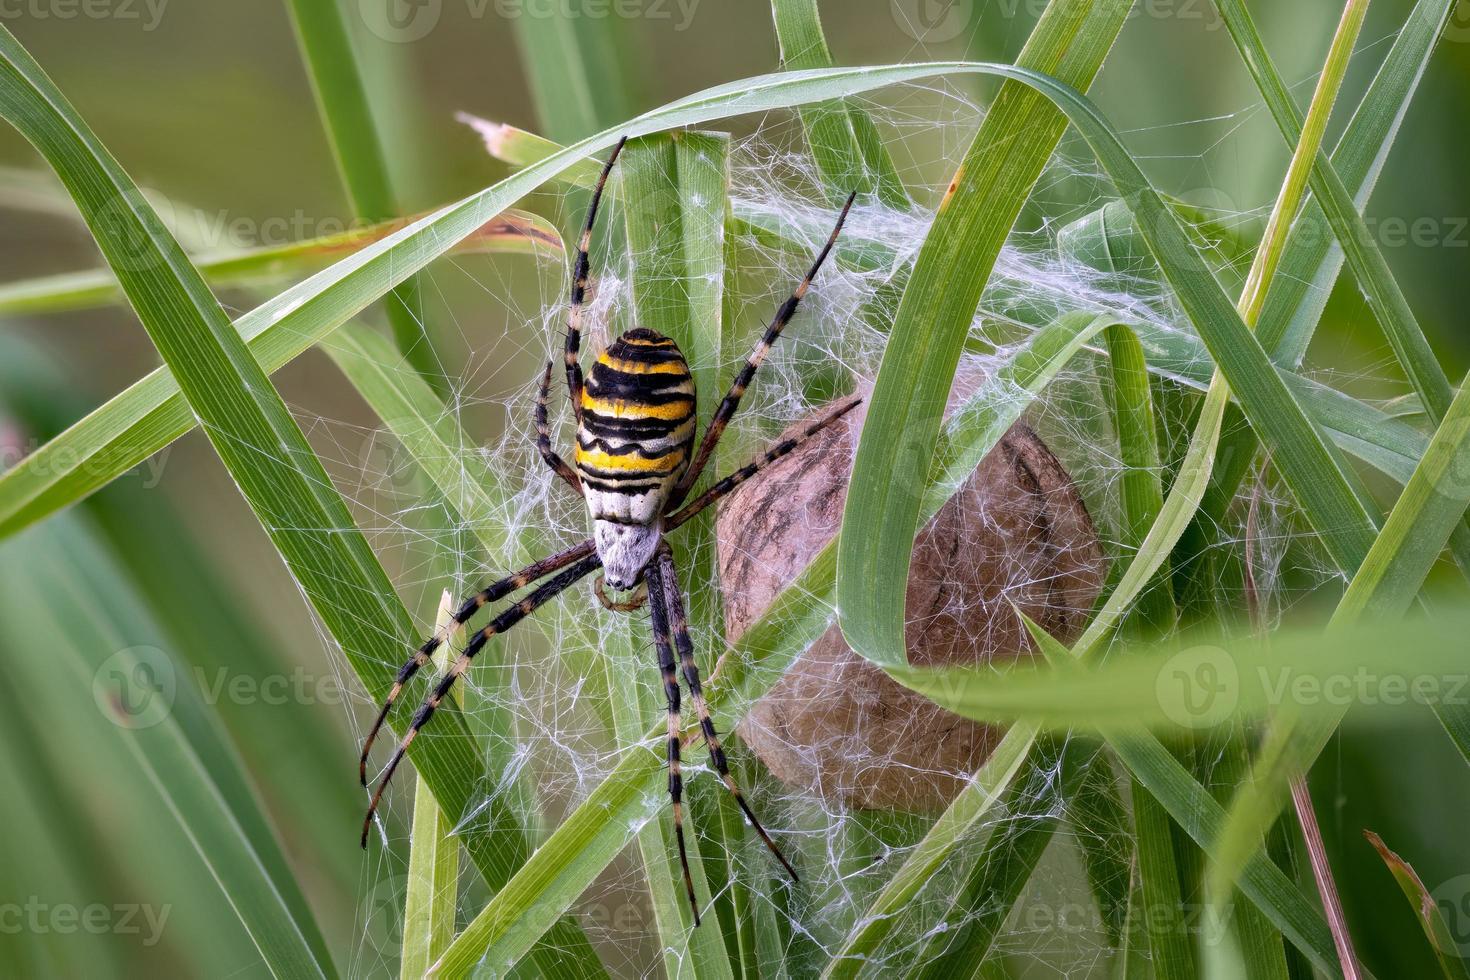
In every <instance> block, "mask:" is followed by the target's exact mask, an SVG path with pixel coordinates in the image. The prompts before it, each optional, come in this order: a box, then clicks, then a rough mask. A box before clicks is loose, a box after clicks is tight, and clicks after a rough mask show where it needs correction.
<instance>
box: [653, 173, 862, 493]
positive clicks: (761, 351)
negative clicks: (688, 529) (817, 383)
mask: <svg viewBox="0 0 1470 980" xmlns="http://www.w3.org/2000/svg"><path fill="white" fill-rule="evenodd" d="M856 199H857V194H856V193H853V194H850V195H848V198H847V203H846V204H844V205H843V206H842V213H841V214H839V215H838V216H837V224H836V226H834V227H833V229H832V234H831V235H828V236H827V243H826V244H825V245H823V246H822V250H821V251H820V252H818V253H817V257H816V259H814V260H813V261H812V267H811V268H810V269H809V270H807V274H806V276H805V277H804V278H803V279H802V280H801V282H800V283H798V284H797V286H796V289H795V290H794V291H793V292H792V294H791V296H790V297H788V298H787V300H786V302H784V303H782V304H781V308H780V309H779V310H777V311H776V315H775V316H774V317H772V318H771V323H770V326H768V327H766V332H765V334H764V335H763V336H762V337H761V339H760V343H758V344H756V345H755V350H754V351H752V352H751V354H750V356H749V357H748V358H746V359H745V364H744V365H743V366H742V367H741V368H740V373H739V374H737V375H736V376H735V381H734V382H733V383H732V384H731V385H730V391H729V392H728V393H727V394H726V395H725V398H724V400H723V401H721V402H720V406H719V408H717V409H715V414H714V415H713V416H711V417H710V422H709V428H707V429H705V430H704V438H703V439H702V440H700V443H699V451H698V452H697V453H695V454H694V461H693V462H692V463H690V464H689V469H687V470H686V471H685V472H684V476H683V477H681V478H680V480H679V483H678V485H677V486H675V487H674V492H673V493H672V494H671V495H670V498H669V506H670V507H677V506H679V504H681V503H682V502H683V501H684V498H685V497H686V496H688V495H689V491H690V490H691V489H693V487H694V484H695V483H697V482H698V481H699V475H700V474H701V473H703V472H704V467H705V464H707V463H708V462H709V458H710V456H711V455H713V454H714V451H715V447H716V446H717V445H719V442H720V437H721V436H722V435H724V434H725V427H726V426H727V425H729V424H730V419H731V418H733V417H734V415H735V410H736V409H738V408H739V407H740V399H741V398H743V397H745V389H746V388H748V387H750V382H751V379H752V378H754V377H755V372H756V371H757V370H759V368H760V366H761V364H762V362H764V361H765V359H766V355H767V354H769V353H770V352H771V348H772V347H774V346H775V344H776V341H777V340H779V339H780V337H781V331H783V330H785V329H786V325H787V324H788V323H790V322H791V318H792V317H794V316H795V315H796V308H797V306H799V305H800V304H801V301H802V298H803V297H805V296H806V293H807V290H808V289H810V288H811V285H812V280H813V279H815V278H817V273H818V272H819V271H821V268H822V263H823V262H826V261H827V256H828V255H830V254H831V252H832V248H833V246H834V245H836V244H837V236H838V235H840V234H842V226H843V225H844V224H845V223H846V222H847V214H848V212H849V211H851V210H852V202H853V201H854V200H856Z"/></svg>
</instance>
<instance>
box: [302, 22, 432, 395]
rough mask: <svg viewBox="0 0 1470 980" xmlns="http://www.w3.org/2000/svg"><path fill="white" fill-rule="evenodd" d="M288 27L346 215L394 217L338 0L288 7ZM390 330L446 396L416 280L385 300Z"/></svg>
mask: <svg viewBox="0 0 1470 980" xmlns="http://www.w3.org/2000/svg"><path fill="white" fill-rule="evenodd" d="M289 5H290V10H291V20H292V23H293V24H294V25H295V27H296V37H297V39H298V40H299V41H300V43H301V50H302V54H303V55H304V56H305V60H306V67H307V68H308V70H309V71H310V74H311V82H312V90H313V91H314V92H315V93H316V101H317V108H318V109H319V110H320V112H321V116H322V120H323V121H324V122H325V123H326V127H327V136H328V141H329V142H330V143H331V144H332V154H333V156H334V157H335V158H336V161H337V170H338V172H339V173H340V174H341V175H342V182H343V184H344V185H345V186H346V188H347V194H348V196H349V197H350V198H351V199H352V208H353V210H354V211H356V212H357V216H358V217H359V218H362V219H363V220H365V221H386V220H388V219H390V218H394V217H396V216H397V215H398V214H399V213H400V210H399V205H398V201H397V198H396V196H395V195H394V193H393V183H392V177H391V176H390V174H389V169H388V158H387V155H386V153H385V151H384V146H383V142H382V139H381V138H380V137H379V134H378V126H377V122H376V121H375V120H374V118H373V110H372V106H371V105H370V104H369V102H368V93H367V88H366V86H365V85H364V84H363V78H362V73H361V71H360V69H359V66H358V59H357V54H356V52H355V51H354V50H353V47H352V38H351V36H350V35H349V34H348V32H347V20H346V17H345V16H344V14H343V11H342V4H341V3H340V2H339V0H325V2H324V0H289ZM386 303H387V310H388V323H389V324H390V325H391V326H392V327H393V337H394V339H395V340H396V341H397V343H398V349H399V350H401V351H402V352H403V355H404V356H405V357H406V358H408V361H409V363H410V364H412V365H413V366H414V367H415V369H417V370H418V372H419V374H420V375H422V376H423V377H424V379H425V380H427V381H428V382H429V383H430V384H431V385H435V387H436V389H437V390H440V391H441V393H442V390H443V388H444V384H445V379H444V367H443V365H442V364H441V363H440V361H439V358H438V355H437V354H436V353H435V352H434V345H433V342H432V340H431V339H430V337H429V334H428V332H427V328H426V326H425V324H424V322H423V300H422V296H421V294H420V290H419V281H418V277H417V276H410V277H408V278H407V279H405V280H404V281H403V282H402V283H400V284H399V285H398V286H396V287H395V288H394V289H393V291H392V292H391V293H389V294H388V296H387V298H386Z"/></svg>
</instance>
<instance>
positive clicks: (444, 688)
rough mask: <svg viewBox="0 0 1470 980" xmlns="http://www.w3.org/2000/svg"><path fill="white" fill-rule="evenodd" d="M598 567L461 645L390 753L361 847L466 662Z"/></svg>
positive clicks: (570, 574)
mask: <svg viewBox="0 0 1470 980" xmlns="http://www.w3.org/2000/svg"><path fill="white" fill-rule="evenodd" d="M601 564H602V559H601V558H598V557H597V556H596V555H592V556H591V557H589V558H584V559H582V560H581V561H579V562H577V563H576V564H575V565H573V566H572V567H571V568H568V569H566V570H565V571H563V572H562V573H561V574H559V575H557V576H556V577H555V578H553V579H551V580H550V581H549V582H546V583H544V584H542V585H541V586H540V587H538V588H537V589H536V590H535V591H534V592H532V593H531V594H530V595H528V596H526V597H525V598H524V599H522V600H521V601H520V602H518V603H516V604H515V605H513V606H511V607H509V608H508V609H505V610H503V611H502V612H501V613H500V615H498V616H496V617H495V618H494V619H492V620H490V623H489V624H488V625H487V626H486V627H485V628H484V629H482V630H480V631H479V632H478V633H476V634H475V635H474V636H473V637H472V638H471V639H470V642H469V643H467V644H466V645H465V648H464V650H462V651H461V652H460V655H459V658H458V659H457V660H455V661H454V665H453V666H452V667H450V668H449V669H448V670H447V671H445V672H444V676H443V677H441V678H439V683H438V684H436V685H435V686H434V690H433V691H431V692H429V696H428V697H426V698H424V703H423V704H421V705H419V710H417V711H415V712H414V714H413V721H412V722H410V723H409V726H408V732H407V733H406V734H405V735H404V736H403V741H401V742H399V743H398V750H397V751H396V752H394V753H393V758H392V759H390V760H389V761H388V768H387V769H385V770H383V778H382V779H381V780H379V782H378V789H377V791H376V792H374V793H373V799H372V803H370V804H369V805H368V811H367V816H366V817H364V818H363V821H362V846H363V847H367V841H368V831H369V830H371V829H372V825H373V815H374V814H375V813H377V811H378V804H379V803H380V802H382V799H383V791H384V790H386V789H387V788H388V783H389V782H390V781H391V780H392V779H393V773H394V772H395V771H397V769H398V764H399V763H400V762H402V761H403V757H404V755H405V754H407V752H408V747H409V746H410V745H412V744H413V740H414V739H415V738H417V737H418V734H419V732H420V731H421V730H422V729H423V727H424V726H425V725H427V724H428V723H429V719H430V718H432V717H433V716H434V712H435V711H437V710H438V708H439V705H440V704H441V703H442V702H443V700H444V697H445V695H447V694H448V693H449V689H450V688H451V687H453V686H454V682H455V681H456V680H457V679H458V678H459V675H460V674H463V673H464V672H465V671H466V670H468V669H469V666H470V662H471V661H472V660H474V659H475V654H477V653H479V652H480V651H481V650H482V649H484V647H485V644H486V643H487V642H488V641H489V639H490V637H492V636H496V635H498V634H500V633H504V632H506V631H507V630H509V629H510V628H511V627H513V626H515V625H516V624H517V623H519V622H520V621H521V620H523V619H525V618H526V617H527V616H529V615H531V613H533V612H535V611H536V610H537V609H538V608H540V607H541V606H542V605H543V604H545V603H546V602H548V601H549V600H551V599H554V598H556V596H558V595H560V594H561V593H562V592H564V591H566V589H567V587H568V586H570V585H572V584H573V583H574V582H576V581H577V580H578V579H580V578H582V577H583V576H584V575H587V574H588V573H589V572H592V571H593V570H595V569H596V568H598V567H599V566H600V565H601Z"/></svg>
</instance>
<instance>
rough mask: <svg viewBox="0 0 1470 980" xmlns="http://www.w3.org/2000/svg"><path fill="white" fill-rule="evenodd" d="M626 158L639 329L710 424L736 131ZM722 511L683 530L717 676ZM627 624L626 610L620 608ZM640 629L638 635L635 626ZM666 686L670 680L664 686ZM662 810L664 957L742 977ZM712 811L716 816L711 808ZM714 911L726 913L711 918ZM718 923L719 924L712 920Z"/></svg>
mask: <svg viewBox="0 0 1470 980" xmlns="http://www.w3.org/2000/svg"><path fill="white" fill-rule="evenodd" d="M623 152H624V154H625V155H624V156H623V157H622V158H621V159H622V162H621V164H620V167H621V172H620V187H621V190H622V213H623V217H624V222H625V226H626V231H627V241H628V247H629V251H630V253H631V254H632V256H633V270H632V271H633V281H632V287H633V305H634V319H633V322H636V323H637V324H638V325H639V326H643V327H647V328H650V329H653V330H657V331H658V332H659V333H662V334H664V335H665V336H667V337H672V338H673V340H674V341H675V343H677V344H678V345H679V348H680V350H681V351H683V353H684V356H685V357H686V358H687V359H688V361H689V366H690V371H691V373H692V374H693V376H694V382H695V388H696V391H697V393H698V406H699V416H700V431H703V428H704V426H705V425H706V424H708V420H709V416H710V414H712V413H713V411H714V406H715V405H716V404H718V401H719V397H720V394H721V393H720V392H719V391H718V386H719V367H720V344H721V337H722V330H721V309H722V306H721V304H722V300H723V285H724V278H725V276H724V239H723V231H724V226H725V186H726V182H727V179H728V169H727V168H728V160H729V138H728V137H726V136H723V135H719V134H712V133H687V132H686V133H680V134H678V135H677V137H675V136H671V135H657V136H648V137H643V138H641V139H638V140H634V141H632V142H630V143H629V144H628V147H627V148H626V149H625V150H624V151H623ZM713 517H714V515H713V513H710V514H708V515H707V517H706V518H703V519H701V520H699V521H697V522H695V524H694V526H691V527H690V528H689V529H688V530H686V531H685V532H684V533H682V534H680V535H679V536H678V544H679V549H678V552H677V553H676V554H677V558H678V561H679V572H680V575H679V578H680V585H681V586H682V587H683V588H682V591H683V593H684V595H685V596H686V597H687V599H688V604H689V606H688V610H689V616H690V631H691V636H692V637H693V638H694V641H695V647H696V650H695V655H696V657H697V658H698V660H699V662H700V663H701V665H702V666H703V667H704V670H705V672H706V675H707V674H708V671H709V670H710V669H712V667H713V664H714V662H715V660H716V659H717V653H716V648H715V641H716V638H717V637H719V636H720V635H722V631H721V629H720V625H721V623H722V614H721V606H720V600H719V594H720V593H719V580H718V575H717V570H716V566H715V549H714V521H713ZM620 618H623V619H624V622H625V623H627V622H628V620H627V618H626V617H620ZM642 629H643V626H642V623H641V622H639V623H638V624H637V625H634V626H632V628H631V629H628V628H624V629H620V630H619V631H618V632H617V633H616V634H615V635H614V636H612V637H610V638H609V644H610V646H612V647H613V649H612V651H611V654H610V655H611V656H612V658H613V660H614V661H615V662H617V663H627V664H635V665H638V666H640V667H643V668H644V670H645V671H647V672H646V673H645V672H643V671H635V672H632V673H630V672H628V671H619V670H612V671H610V672H609V673H610V683H611V685H612V687H613V692H612V698H613V701H614V704H615V705H617V706H620V708H621V710H618V709H617V708H615V710H614V716H615V718H616V719H617V727H616V734H617V736H618V739H619V741H620V742H622V743H623V744H628V743H632V742H636V741H638V740H639V739H640V738H641V736H642V735H643V733H644V731H646V730H647V728H648V725H649V721H650V720H651V719H650V713H649V712H648V711H646V710H642V708H641V707H640V700H641V699H640V695H641V694H642V693H643V692H645V691H647V690H648V689H649V685H647V684H643V683H639V678H647V677H649V676H650V675H652V673H653V670H654V663H653V662H652V661H648V662H647V663H640V662H639V657H638V654H639V653H640V652H641V651H643V650H646V649H647V648H648V645H647V642H646V640H645V639H644V637H643V636H641V635H638V632H641V630H642ZM635 631H637V632H635ZM660 689H661V688H660ZM663 810H664V808H660V812H659V813H658V816H657V817H656V818H655V819H653V820H651V821H649V822H648V823H647V824H645V825H644V827H643V828H642V829H641V830H640V831H639V833H638V845H639V850H640V852H641V854H642V858H643V870H644V875H645V877H646V879H647V883H648V888H649V892H650V894H651V895H652V898H653V908H654V918H655V922H656V923H657V926H658V931H659V935H660V937H661V948H662V949H663V953H664V965H665V969H666V970H667V972H668V974H669V976H671V977H675V976H694V977H706V976H707V977H731V976H733V970H732V968H731V965H730V962H729V958H728V955H727V953H726V949H725V943H724V938H723V937H722V936H721V935H720V934H719V931H718V929H717V928H711V927H706V928H703V929H695V928H694V919H693V916H692V914H691V912H690V909H689V902H688V898H687V896H686V895H685V893H684V886H683V874H682V871H681V870H680V867H679V863H678V860H677V844H676V841H675V839H674V834H673V825H672V822H671V819H670V818H669V817H668V815H667V814H666V813H665V812H663ZM685 813H686V814H687V815H688V816H689V818H690V819H689V820H688V821H687V824H686V829H685V836H686V840H687V846H688V850H689V867H690V872H691V874H692V876H693V878H694V886H695V895H696V897H697V899H698V901H699V902H700V904H701V907H703V908H709V905H708V904H707V903H708V902H709V899H710V893H709V888H708V882H707V881H706V880H705V879H704V874H703V872H704V862H703V860H702V859H701V854H700V851H701V848H700V844H699V839H698V835H697V834H696V833H694V832H693V831H694V829H695V826H696V823H695V819H696V818H697V816H698V815H697V814H694V813H693V812H692V810H691V809H690V808H688V807H686V809H685ZM709 816H710V817H712V816H713V815H709ZM709 918H710V919H711V920H714V919H715V917H714V916H713V915H710V916H709ZM711 926H717V922H715V921H712V922H711Z"/></svg>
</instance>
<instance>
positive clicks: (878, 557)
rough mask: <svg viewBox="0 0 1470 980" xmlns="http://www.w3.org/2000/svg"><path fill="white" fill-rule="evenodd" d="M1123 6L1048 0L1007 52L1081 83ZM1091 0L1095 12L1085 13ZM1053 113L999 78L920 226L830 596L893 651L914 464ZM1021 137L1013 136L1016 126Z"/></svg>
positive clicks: (862, 444) (863, 645)
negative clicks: (928, 219)
mask: <svg viewBox="0 0 1470 980" xmlns="http://www.w3.org/2000/svg"><path fill="white" fill-rule="evenodd" d="M1130 6H1131V4H1130V3H1128V2H1119V0H1100V2H1099V3H1096V4H1093V3H1087V2H1081V0H1054V2H1052V3H1050V4H1048V5H1047V8H1046V11H1045V13H1043V15H1042V17H1041V20H1040V21H1039V22H1038V23H1037V26H1036V29H1035V31H1034V32H1033V33H1032V35H1031V38H1030V39H1029V40H1028V41H1027V43H1026V47H1025V49H1024V50H1023V51H1022V53H1021V57H1020V62H1019V63H1020V64H1021V65H1023V66H1026V67H1028V68H1034V69H1037V70H1039V71H1057V72H1059V73H1060V75H1061V77H1062V78H1063V79H1065V80H1066V81H1068V82H1073V83H1076V84H1078V85H1080V86H1081V87H1083V88H1086V87H1087V86H1088V84H1089V83H1090V82H1091V81H1092V79H1093V77H1094V76H1095V75H1096V74H1097V71H1098V69H1099V68H1100V67H1101V65H1102V62H1103V59H1104V58H1105V57H1106V56H1107V52H1108V50H1109V49H1110V48H1111V47H1112V44H1113V41H1114V40H1115V39H1116V37H1117V35H1118V32H1119V31H1120V30H1121V29H1122V26H1123V22H1124V20H1125V19H1126V18H1127V14H1128V10H1129V8H1130ZM1094 9H1096V11H1097V19H1096V20H1093V19H1092V14H1093V11H1094ZM1065 128H1066V120H1065V118H1064V117H1063V115H1062V114H1061V113H1060V112H1058V111H1057V107H1056V106H1055V105H1053V104H1051V102H1049V101H1048V99H1047V98H1046V97H1045V95H1044V94H1043V93H1041V92H1036V91H1030V90H1028V89H1027V88H1026V87H1025V86H1023V85H1018V84H1007V85H1005V86H1003V87H1002V89H1001V93H1000V95H999V96H998V97H997V98H996V101H995V103H994V104H993V105H992V106H991V109H990V111H989V112H988V113H987V114H986V117H985V121H984V122H983V123H982V124H981V126H980V130H979V132H978V133H977V134H976V136H975V138H974V141H973V142H972V143H971V145H970V149H969V151H968V152H967V153H966V155H965V158H964V160H963V162H961V164H960V166H959V169H958V171H957V172H956V175H955V179H954V181H953V182H952V184H951V189H950V191H949V192H948V194H947V195H946V197H945V201H944V203H943V204H942V205H941V206H940V209H939V213H938V214H937V215H936V217H935V219H934V223H933V224H932V225H931V226H930V229H929V232H928V234H927V235H926V236H925V238H924V244H923V246H922V247H921V250H920V252H919V256H918V258H917V259H916V260H915V262H914V269H913V273H912V275H911V276H910V278H909V282H908V286H907V288H906V289H905V290H904V294H903V299H902V301H901V302H900V304H899V308H898V313H897V315H896V318H895V321H894V324H893V330H892V333H891V335H890V337H889V343H888V346H887V348H886V350H885V353H884V356H883V361H882V364H881V365H880V367H879V369H878V377H877V380H876V381H875V383H874V388H873V394H872V398H871V400H870V405H871V408H870V409H869V412H868V416H867V419H866V421H865V422H864V424H863V432H862V436H861V438H860V440H859V443H858V452H857V459H856V462H855V463H854V464H853V473H852V481H851V484H850V490H849V492H848V497H847V503H846V506H845V509H844V511H843V518H842V519H843V525H844V526H846V527H853V528H862V529H863V532H862V533H860V534H849V535H844V536H843V538H842V542H843V544H842V551H841V553H840V555H839V558H838V570H839V571H838V608H840V609H841V610H842V615H841V623H842V631H843V634H844V636H846V638H847V641H848V644H849V645H850V646H851V647H852V648H853V649H854V650H856V651H857V652H858V653H860V654H862V655H863V656H864V657H867V658H868V659H869V660H872V661H873V662H875V663H879V664H883V663H903V662H904V660H905V657H906V655H905V652H904V651H905V647H904V642H903V625H904V623H905V622H906V619H905V614H904V592H905V586H906V584H907V582H908V573H909V560H910V555H911V552H912V551H913V542H914V535H915V534H916V533H917V532H918V529H919V522H918V512H919V508H920V499H919V496H918V494H916V493H915V492H914V491H915V490H916V489H922V487H923V476H924V473H923V468H924V467H925V466H927V465H928V463H927V460H928V459H929V458H930V452H929V450H930V449H931V448H932V447H933V445H934V440H935V438H936V436H937V433H938V432H939V428H940V420H941V419H942V418H943V414H944V406H945V401H946V399H947V398H948V396H949V390H950V387H951V385H952V384H953V381H954V372H955V369H956V366H957V365H958V362H959V356H960V352H961V349H962V348H963V345H964V341H965V338H966V336H968V334H969V330H970V325H971V322H972V321H973V319H974V316H975V310H976V308H977V307H978V306H979V303H980V295H981V292H982V290H983V289H984V287H985V282H986V280H987V279H988V278H989V276H990V271H991V268H992V267H993V265H994V263H995V260H996V258H997V257H998V256H999V255H1000V250H1001V246H1002V245H1003V244H1004V242H1005V239H1006V236H1007V235H1009V233H1010V230H1011V226H1012V224H1014V222H1015V220H1016V217H1017V216H1018V215H1019V214H1020V212H1021V207H1022V205H1023V204H1024V203H1025V199H1026V196H1027V194H1028V193H1029V192H1030V190H1031V187H1032V185H1033V184H1034V183H1035V181H1036V179H1037V178H1038V177H1039V176H1040V174H1041V171H1042V168H1043V167H1044V166H1045V165H1046V162H1047V160H1048V159H1049V158H1050V157H1051V153H1052V151H1053V150H1054V149H1055V148H1056V145H1057V143H1058V142H1059V141H1060V140H1061V137H1062V133H1063V131H1064V130H1065ZM1023 131H1024V132H1027V133H1028V134H1030V136H1029V137H1028V138H1027V139H1017V138H1016V137H1015V134H1016V133H1017V132H1023Z"/></svg>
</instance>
